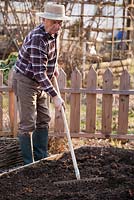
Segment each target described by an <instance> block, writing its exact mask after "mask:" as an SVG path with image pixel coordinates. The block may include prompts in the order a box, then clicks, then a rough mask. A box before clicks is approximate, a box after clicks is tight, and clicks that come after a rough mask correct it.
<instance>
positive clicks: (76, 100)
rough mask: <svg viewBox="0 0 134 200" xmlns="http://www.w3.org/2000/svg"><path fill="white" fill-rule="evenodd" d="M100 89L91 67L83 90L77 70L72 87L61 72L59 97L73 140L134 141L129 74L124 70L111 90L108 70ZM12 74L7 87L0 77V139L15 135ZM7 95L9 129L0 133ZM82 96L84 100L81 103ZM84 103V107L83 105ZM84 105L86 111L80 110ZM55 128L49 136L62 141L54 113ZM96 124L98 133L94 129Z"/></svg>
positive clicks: (61, 129) (133, 92) (58, 119)
mask: <svg viewBox="0 0 134 200" xmlns="http://www.w3.org/2000/svg"><path fill="white" fill-rule="evenodd" d="M102 79H103V85H102V88H101V89H100V88H98V86H97V73H96V71H95V70H94V68H93V67H91V68H90V69H89V71H88V74H87V77H86V81H85V82H86V86H85V87H82V81H83V80H82V75H81V73H80V71H79V70H78V69H77V68H76V69H75V70H74V71H73V72H72V74H71V85H70V87H67V79H66V74H65V72H64V71H63V70H62V69H61V70H60V75H59V78H58V83H59V88H60V91H61V95H62V97H63V98H64V100H65V103H66V105H67V107H69V116H67V118H68V124H69V128H70V133H71V136H72V137H86V138H109V137H111V138H119V139H134V129H133V127H134V126H132V129H131V132H129V131H128V129H129V111H130V110H131V108H130V97H133V95H134V90H133V89H130V74H129V73H128V71H127V70H124V71H123V72H122V74H121V76H120V80H119V89H115V88H114V84H113V73H112V71H111V70H110V68H107V69H106V71H105V72H104V74H103V76H102ZM11 80H12V70H11V71H10V73H9V80H8V86H4V85H3V75H2V72H1V73H0V107H1V109H0V136H6V135H7V134H8V135H10V136H12V137H16V134H17V126H18V124H17V104H16V99H15V96H14V93H13V91H12V88H11ZM5 93H6V94H7V95H8V99H9V100H8V105H7V107H8V113H9V129H8V130H4V129H3V121H4V115H3V112H4V106H3V105H4V102H3V95H4V94H5ZM98 95H100V96H101V98H100V99H101V100H100V103H99V106H100V110H101V113H100V116H101V117H100V118H98V116H97V115H98V113H97V109H98V108H97V107H98ZM114 95H116V96H117V99H118V104H117V105H116V112H117V121H116V129H114V130H113V127H112V121H113V111H114V109H115V108H114V103H113V102H114V101H115V97H114ZM83 96H84V100H83ZM83 102H84V103H83ZM83 105H84V107H85V111H83V110H82V106H83ZM82 112H83V113H84V120H83V121H84V129H83V128H81V113H82ZM54 122H55V123H54V127H53V128H50V130H51V131H50V136H55V137H64V136H65V131H64V124H63V120H62V116H61V113H60V112H58V111H56V112H55V117H54ZM97 123H99V124H100V129H99V130H98V129H97Z"/></svg>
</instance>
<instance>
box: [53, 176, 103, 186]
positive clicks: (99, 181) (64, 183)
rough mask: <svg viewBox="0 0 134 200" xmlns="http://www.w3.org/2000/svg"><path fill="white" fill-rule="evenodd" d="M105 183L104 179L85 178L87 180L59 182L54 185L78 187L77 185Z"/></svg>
mask: <svg viewBox="0 0 134 200" xmlns="http://www.w3.org/2000/svg"><path fill="white" fill-rule="evenodd" d="M103 181H104V177H95V178H85V179H79V180H69V181H57V182H54V183H53V184H54V185H56V186H62V185H76V184H81V183H82V184H83V183H92V182H94V183H101V182H103Z"/></svg>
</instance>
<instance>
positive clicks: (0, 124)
mask: <svg viewBox="0 0 134 200" xmlns="http://www.w3.org/2000/svg"><path fill="white" fill-rule="evenodd" d="M2 85H3V72H2V71H0V87H1V86H2ZM2 130H3V96H2V92H0V131H2ZM0 135H1V134H0Z"/></svg>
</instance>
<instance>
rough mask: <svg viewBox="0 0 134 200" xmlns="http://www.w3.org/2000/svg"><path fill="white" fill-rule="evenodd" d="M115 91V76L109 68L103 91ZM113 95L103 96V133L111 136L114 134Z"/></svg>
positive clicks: (105, 75) (104, 79)
mask: <svg viewBox="0 0 134 200" xmlns="http://www.w3.org/2000/svg"><path fill="white" fill-rule="evenodd" d="M112 89H113V74H112V72H111V70H110V69H109V68H108V69H107V70H106V71H105V73H104V75H103V90H104V91H106V92H107V91H111V90H112ZM112 102H113V96H112V94H103V96H102V133H103V134H105V135H110V134H111V132H112Z"/></svg>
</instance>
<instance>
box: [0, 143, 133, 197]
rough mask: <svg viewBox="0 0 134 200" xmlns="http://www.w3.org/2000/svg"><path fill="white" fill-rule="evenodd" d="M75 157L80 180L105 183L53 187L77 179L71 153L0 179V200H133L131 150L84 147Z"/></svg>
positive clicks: (77, 151) (83, 183)
mask: <svg viewBox="0 0 134 200" xmlns="http://www.w3.org/2000/svg"><path fill="white" fill-rule="evenodd" d="M75 153H76V157H77V162H78V167H79V170H80V174H81V179H82V180H84V179H85V178H93V177H103V178H104V180H102V181H93V182H92V181H89V182H83V181H81V182H76V183H74V184H73V183H72V184H69V182H68V184H63V185H59V186H57V185H54V182H55V181H69V180H72V179H76V178H75V173H74V169H73V165H72V159H71V156H70V153H64V154H63V155H62V156H61V157H60V158H58V159H55V160H41V161H40V162H38V163H35V164H33V165H31V166H29V167H26V168H23V169H20V170H17V171H14V172H10V173H7V174H5V175H3V176H1V177H0V199H1V200H134V150H127V149H119V148H114V147H109V148H104V147H89V146H85V147H81V148H79V149H76V150H75Z"/></svg>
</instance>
